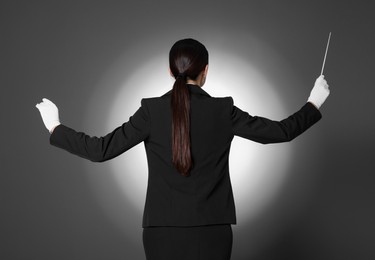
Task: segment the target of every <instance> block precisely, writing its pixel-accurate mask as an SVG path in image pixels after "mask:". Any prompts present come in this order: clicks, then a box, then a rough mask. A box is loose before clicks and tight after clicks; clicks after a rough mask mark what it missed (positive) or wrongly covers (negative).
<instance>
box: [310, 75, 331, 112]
mask: <svg viewBox="0 0 375 260" xmlns="http://www.w3.org/2000/svg"><path fill="white" fill-rule="evenodd" d="M328 96H329V88H328V84H327V81H326V80H325V79H324V75H320V76H319V77H318V78H317V79H316V80H315V84H314V87H313V89H312V90H311V93H310V96H309V98H308V99H307V102H310V103H312V104H313V105H315V106H316V108H317V109H319V108H320V107H321V106H322V105H323V103H324V101H325V100H326V99H327V97H328Z"/></svg>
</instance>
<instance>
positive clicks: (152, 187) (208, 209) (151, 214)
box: [50, 85, 321, 227]
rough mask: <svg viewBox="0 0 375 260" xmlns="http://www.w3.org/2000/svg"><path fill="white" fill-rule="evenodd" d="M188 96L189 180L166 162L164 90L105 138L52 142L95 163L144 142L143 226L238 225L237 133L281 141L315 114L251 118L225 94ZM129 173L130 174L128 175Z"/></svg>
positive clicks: (74, 135)
mask: <svg viewBox="0 0 375 260" xmlns="http://www.w3.org/2000/svg"><path fill="white" fill-rule="evenodd" d="M188 88H189V90H190V93H191V111H190V116H191V118H190V121H191V126H190V127H191V149H192V158H193V167H192V170H191V175H190V176H189V177H184V176H182V175H181V174H180V173H178V172H177V171H176V169H175V168H174V167H173V165H172V151H171V146H172V144H171V124H172V121H171V109H170V92H168V93H166V94H165V95H163V96H161V97H157V98H147V99H142V101H141V107H140V108H139V109H138V110H137V111H136V113H135V114H134V115H133V116H131V117H130V119H129V121H128V122H126V123H124V124H123V125H122V126H120V127H118V128H116V129H115V130H114V131H113V132H111V133H109V134H107V135H106V136H103V137H100V138H98V137H90V136H88V135H86V134H84V133H82V132H76V131H74V130H73V129H71V128H69V127H67V126H64V125H59V126H57V127H56V128H55V130H54V131H53V133H52V134H51V136H50V143H51V144H52V145H55V146H57V147H60V148H63V149H65V150H67V151H69V152H71V153H73V154H76V155H79V156H81V157H83V158H86V159H89V160H91V161H95V162H102V161H106V160H109V159H112V158H114V157H116V156H118V155H120V154H121V153H123V152H125V151H126V150H128V149H130V148H131V147H133V146H135V145H137V144H138V143H140V142H142V141H143V142H144V145H145V149H146V153H147V161H148V169H149V176H148V187H147V195H146V203H145V208H144V215H143V223H142V225H143V227H148V226H197V225H208V224H223V223H230V224H235V223H236V213H235V204H234V199H233V193H232V187H231V182H230V176H229V166H228V156H229V150H230V146H231V141H232V139H233V137H234V136H235V135H237V136H241V137H244V138H246V139H250V140H253V141H255V142H259V143H263V144H265V143H278V142H286V141H290V140H292V139H294V138H295V137H296V136H298V135H300V134H301V133H302V132H304V131H305V130H306V129H308V128H309V127H310V126H311V125H313V124H314V123H316V122H317V121H318V120H319V119H320V118H321V114H320V112H319V110H317V109H316V108H315V107H314V106H313V105H312V104H310V103H306V104H305V105H304V106H303V107H302V108H301V109H300V110H299V111H298V112H296V113H294V114H293V115H291V116H290V117H288V118H286V119H284V120H282V121H273V120H269V119H266V118H263V117H257V116H251V115H249V114H248V113H246V112H244V111H241V110H240V109H239V108H237V107H236V106H234V105H233V99H232V98H231V97H225V98H214V97H211V96H210V95H209V94H207V93H206V92H205V91H204V90H202V89H201V88H200V87H199V86H195V85H188ZM127 174H128V173H127Z"/></svg>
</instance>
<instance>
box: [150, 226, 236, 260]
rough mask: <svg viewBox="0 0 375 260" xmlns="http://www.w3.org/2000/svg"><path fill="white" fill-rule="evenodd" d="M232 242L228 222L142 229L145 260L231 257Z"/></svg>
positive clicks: (219, 259) (224, 259) (227, 259)
mask: <svg viewBox="0 0 375 260" xmlns="http://www.w3.org/2000/svg"><path fill="white" fill-rule="evenodd" d="M232 244H233V233H232V227H231V225H230V224H224V225H207V226H194V227H146V228H144V229H143V246H144V250H145V253H146V259H147V260H169V259H170V260H176V259H178V260H185V259H186V260H230V257H231V253H232Z"/></svg>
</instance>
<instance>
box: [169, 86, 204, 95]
mask: <svg viewBox="0 0 375 260" xmlns="http://www.w3.org/2000/svg"><path fill="white" fill-rule="evenodd" d="M186 86H187V87H188V88H189V90H190V93H191V94H197V95H203V96H207V97H210V95H209V94H208V93H207V92H206V91H204V90H203V89H202V87H200V86H198V85H193V84H186ZM171 93H172V90H170V91H168V92H167V93H165V94H164V95H163V96H166V95H170V94H171Z"/></svg>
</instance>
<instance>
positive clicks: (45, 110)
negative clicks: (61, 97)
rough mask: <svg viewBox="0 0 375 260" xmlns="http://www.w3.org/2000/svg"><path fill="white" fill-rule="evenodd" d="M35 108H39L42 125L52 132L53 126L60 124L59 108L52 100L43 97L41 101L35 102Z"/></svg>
mask: <svg viewBox="0 0 375 260" xmlns="http://www.w3.org/2000/svg"><path fill="white" fill-rule="evenodd" d="M36 108H37V109H39V112H40V115H41V116H42V120H43V123H44V125H45V126H46V128H47V129H48V131H49V132H50V133H51V134H52V132H53V130H54V129H55V127H56V126H58V125H60V119H59V109H58V108H57V106H56V105H55V104H54V103H53V102H52V101H50V100H48V99H46V98H43V101H42V102H41V103H39V104H36Z"/></svg>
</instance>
